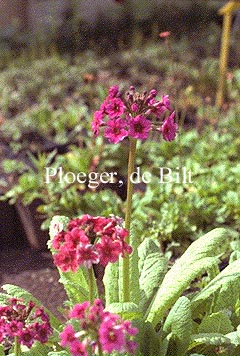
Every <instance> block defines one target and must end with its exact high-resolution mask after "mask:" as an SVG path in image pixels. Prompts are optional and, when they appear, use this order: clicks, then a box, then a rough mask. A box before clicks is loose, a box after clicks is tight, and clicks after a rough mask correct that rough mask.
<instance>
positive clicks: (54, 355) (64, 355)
mask: <svg viewBox="0 0 240 356" xmlns="http://www.w3.org/2000/svg"><path fill="white" fill-rule="evenodd" d="M69 355H70V353H69V352H67V351H51V352H49V353H48V356H69Z"/></svg>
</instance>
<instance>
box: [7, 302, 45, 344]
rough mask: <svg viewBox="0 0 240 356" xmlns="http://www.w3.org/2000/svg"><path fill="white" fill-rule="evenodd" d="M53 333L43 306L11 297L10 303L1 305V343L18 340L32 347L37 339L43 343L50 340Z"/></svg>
mask: <svg viewBox="0 0 240 356" xmlns="http://www.w3.org/2000/svg"><path fill="white" fill-rule="evenodd" d="M51 334H52V328H51V325H50V322H49V316H48V314H46V313H45V312H44V308H43V307H40V308H38V307H36V305H35V303H34V302H32V301H30V302H29V303H28V304H27V305H25V304H24V303H23V300H21V299H16V298H11V299H9V301H8V304H7V305H5V306H1V307H0V343H4V342H5V339H6V341H7V343H9V342H11V341H12V342H13V340H14V337H15V336H17V337H18V342H19V343H20V344H22V345H25V346H27V347H28V348H31V347H32V345H33V344H34V342H35V341H39V342H41V343H42V344H43V343H45V342H47V341H48V338H49V336H50V335H51Z"/></svg>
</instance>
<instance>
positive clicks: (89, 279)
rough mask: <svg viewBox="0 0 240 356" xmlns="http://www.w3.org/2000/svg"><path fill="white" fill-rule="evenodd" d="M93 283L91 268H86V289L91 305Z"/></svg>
mask: <svg viewBox="0 0 240 356" xmlns="http://www.w3.org/2000/svg"><path fill="white" fill-rule="evenodd" d="M93 283H94V273H93V268H92V267H91V268H88V288H89V302H90V304H93Z"/></svg>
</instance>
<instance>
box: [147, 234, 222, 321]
mask: <svg viewBox="0 0 240 356" xmlns="http://www.w3.org/2000/svg"><path fill="white" fill-rule="evenodd" d="M228 235H229V231H228V230H226V229H223V228H218V229H214V230H212V231H210V232H209V233H207V234H206V235H204V236H202V237H200V238H199V239H198V240H196V241H195V242H193V243H192V244H191V246H190V247H189V248H188V249H187V251H186V252H185V253H184V254H183V255H182V256H181V258H180V259H179V260H178V261H177V262H176V263H175V264H174V265H173V267H172V268H171V270H170V271H169V272H168V273H167V274H166V276H165V278H164V280H163V282H162V284H161V286H160V288H159V290H158V292H157V295H156V297H155V298H154V300H153V302H152V305H150V308H149V311H148V313H147V320H148V321H150V322H152V323H153V325H154V326H156V325H157V323H158V322H159V321H160V320H161V319H162V317H163V316H164V314H165V313H166V311H167V310H168V309H169V308H170V307H171V306H172V305H173V304H174V303H175V302H176V300H177V299H178V298H179V297H180V296H181V294H182V292H183V291H184V290H185V289H186V288H187V287H188V286H189V285H190V283H191V282H192V281H193V280H194V279H195V278H197V277H199V276H201V275H202V274H203V273H204V272H205V271H206V270H208V269H209V268H210V267H211V266H213V265H216V264H217V263H218V257H219V255H221V254H222V253H223V252H224V251H225V250H226V248H227V237H228Z"/></svg>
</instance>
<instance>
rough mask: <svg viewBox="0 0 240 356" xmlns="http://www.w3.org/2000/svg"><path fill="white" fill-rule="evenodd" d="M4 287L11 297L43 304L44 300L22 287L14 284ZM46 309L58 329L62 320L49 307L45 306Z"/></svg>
mask: <svg viewBox="0 0 240 356" xmlns="http://www.w3.org/2000/svg"><path fill="white" fill-rule="evenodd" d="M2 289H3V290H5V291H6V292H7V294H8V296H9V297H10V298H11V297H14V298H22V299H23V300H24V301H25V302H29V301H30V300H32V301H33V302H34V303H36V305H37V306H42V302H40V301H39V300H38V299H37V298H35V297H34V296H33V295H32V294H31V293H29V292H28V291H26V290H24V289H23V288H21V287H18V286H15V285H12V284H4V285H3V286H2ZM44 310H45V312H46V313H47V314H48V315H49V318H50V323H51V326H52V328H54V329H56V330H58V329H59V327H60V326H61V322H60V320H58V318H56V317H55V316H54V315H53V314H52V312H51V311H50V310H49V309H47V308H45V307H44Z"/></svg>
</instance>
